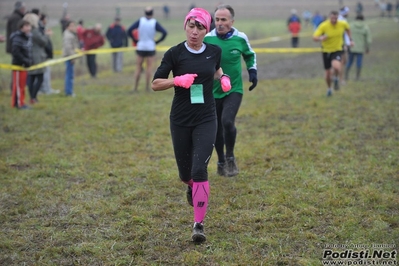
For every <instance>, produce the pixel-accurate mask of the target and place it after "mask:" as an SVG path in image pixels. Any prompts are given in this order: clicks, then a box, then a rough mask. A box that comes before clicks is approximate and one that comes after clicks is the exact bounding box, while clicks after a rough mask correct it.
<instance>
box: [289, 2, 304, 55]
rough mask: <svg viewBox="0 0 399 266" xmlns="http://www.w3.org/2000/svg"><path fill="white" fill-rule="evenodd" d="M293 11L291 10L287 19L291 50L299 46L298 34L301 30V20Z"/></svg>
mask: <svg viewBox="0 0 399 266" xmlns="http://www.w3.org/2000/svg"><path fill="white" fill-rule="evenodd" d="M296 13H297V11H296V10H295V9H292V10H291V16H290V17H289V18H288V23H287V24H288V31H289V32H290V33H291V46H292V47H293V48H296V47H298V44H299V32H300V30H301V20H300V19H299V17H298V15H297V14H296Z"/></svg>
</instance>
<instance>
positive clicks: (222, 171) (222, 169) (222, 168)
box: [217, 162, 226, 176]
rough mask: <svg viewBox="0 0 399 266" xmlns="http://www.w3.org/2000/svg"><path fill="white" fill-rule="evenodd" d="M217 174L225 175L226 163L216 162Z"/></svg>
mask: <svg viewBox="0 0 399 266" xmlns="http://www.w3.org/2000/svg"><path fill="white" fill-rule="evenodd" d="M217 173H218V175H220V176H226V163H225V162H223V163H219V162H218V171H217Z"/></svg>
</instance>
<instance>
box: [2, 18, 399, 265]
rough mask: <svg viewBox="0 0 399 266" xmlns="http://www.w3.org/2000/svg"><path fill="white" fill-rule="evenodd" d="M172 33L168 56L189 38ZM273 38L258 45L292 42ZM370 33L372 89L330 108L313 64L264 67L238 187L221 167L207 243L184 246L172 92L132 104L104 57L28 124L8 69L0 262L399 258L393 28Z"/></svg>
mask: <svg viewBox="0 0 399 266" xmlns="http://www.w3.org/2000/svg"><path fill="white" fill-rule="evenodd" d="M170 23H171V25H170V26H171V28H172V30H171V31H170V32H171V35H170V36H169V37H168V40H167V42H166V43H165V45H171V44H173V43H175V42H177V41H176V40H179V41H180V39H181V38H182V37H181V36H182V32H181V31H182V30H181V29H180V28H179V27H180V26H181V25H180V24H179V22H178V21H176V22H170ZM251 23H253V22H251V21H247V22H240V24H238V25H237V26H238V27H240V28H242V29H243V30H244V31H250V29H251V27H250V24H251ZM179 25H180V26H179ZM269 25H270V24H269ZM273 25H274V27H273V29H271V28H270V27H268V25H265V26H263V27H264V31H262V29H259V33H256V34H257V35H256V36H255V35H253V36H252V35H251V34H252V33H250V32H249V34H248V35H249V36H250V37H251V39H258V38H259V39H260V38H265V37H269V36H275V35H283V34H286V33H285V32H284V22H283V21H281V23H280V24H278V23H276V24H273ZM370 27H371V30H372V32H373V37H374V43H373V46H372V49H371V54H370V55H367V56H366V58H365V67H364V70H363V76H362V79H361V80H360V81H358V82H355V81H353V80H350V81H349V82H348V83H347V84H346V85H345V86H343V87H342V89H341V90H340V91H338V92H336V93H334V95H333V97H331V98H326V97H325V85H324V82H323V79H322V76H323V71H322V69H321V56H320V55H319V54H317V55H316V54H306V55H302V54H259V55H258V61H259V66H258V67H259V76H260V79H261V80H260V82H259V85H258V87H257V88H256V89H255V90H254V91H252V92H248V91H247V90H246V91H245V96H244V99H243V103H242V106H241V109H240V112H239V114H238V117H237V128H238V138H237V145H236V156H237V160H238V166H239V168H240V174H239V175H238V176H236V177H233V178H224V177H219V176H217V175H216V156H215V154H214V157H213V158H212V159H211V163H210V166H209V180H210V183H211V197H210V206H209V211H208V215H207V218H206V221H205V230H206V234H207V237H208V238H207V242H206V243H205V244H203V245H194V244H193V243H192V242H190V234H191V226H192V209H191V207H189V206H188V205H187V203H186V200H185V186H184V185H183V184H182V183H181V182H180V181H179V179H178V174H177V167H176V165H175V161H174V156H173V151H172V145H171V139H170V134H169V122H168V117H169V109H170V104H171V101H172V98H173V91H172V90H169V91H164V92H157V93H145V92H143V89H141V92H139V93H137V94H131V93H130V90H131V86H132V71H133V66H132V64H131V63H130V62H133V59H130V60H131V61H127V66H126V68H125V69H124V71H123V73H120V74H118V75H116V74H113V73H112V72H111V71H110V69H109V68H107V65H108V64H109V56H107V55H105V56H103V57H101V56H100V57H99V62H100V64H101V66H102V69H101V72H100V74H99V78H98V79H96V80H92V79H90V78H89V77H88V75H87V74H86V70H85V68H84V66H80V70H79V71H81V72H82V74H81V75H80V76H79V77H78V78H77V79H76V93H77V97H76V98H65V97H64V96H62V95H50V96H45V95H42V96H40V98H39V100H40V103H39V104H37V105H35V106H34V108H33V109H32V110H30V111H18V110H14V109H11V108H10V96H9V91H8V89H7V88H8V87H7V85H8V84H9V80H8V75H9V73H8V71H2V72H0V73H1V81H2V83H1V84H2V88H3V89H2V90H1V91H0V97H1V98H0V225H1V227H0V265H322V261H321V260H322V256H323V251H324V250H325V249H326V248H327V247H328V246H329V245H363V246H364V247H367V248H368V249H370V250H375V249H376V248H373V246H372V245H373V244H385V245H386V247H385V248H383V250H384V251H387V252H388V251H392V250H398V245H399V243H398V239H399V197H398V193H399V163H398V158H399V108H398V100H399V91H398V84H399V78H398V77H399V63H398V62H399V48H398V46H397V40H398V37H399V27H398V25H397V24H395V23H393V22H391V21H387V20H384V21H380V20H375V22H374V23H373V24H371V25H370ZM174 29H176V30H174ZM268 31H270V32H268ZM265 32H266V33H265ZM254 34H255V33H254ZM269 45H270V46H274V47H277V46H281V47H287V46H288V45H289V44H288V43H287V41H286V40H283V41H281V42H277V43H273V44H263V46H265V47H268V46H269ZM301 45H303V46H312V47H316V45H315V44H314V43H312V42H311V41H310V40H309V39H306V38H303V39H301ZM261 46H262V45H259V47H261ZM160 57H161V54H160V55H159V58H158V59H160ZM132 58H134V57H133V56H132ZM284 66H285V67H284ZM280 68H281V69H286V72H280V71H276V72H273V70H275V69H280ZM54 69H55V70H54V71H55V75H54V77H55V78H54V80H53V87H54V88H62V87H63V85H62V84H63V81H62V79H60V78H59V77H61V73H62V69H63V68H62V66H59V70H57V67H54ZM288 70H289V71H288ZM57 71H58V72H59V73H58V74H57ZM291 72H292V73H301V74H300V75H293V74H290V73H291ZM270 73H275V75H274V76H272V75H271V74H270ZM353 74H354V70H353V71H352V76H353ZM244 75H245V73H244ZM248 85H249V84H248V83H247V82H246V83H245V86H246V87H247V86H248ZM352 247H353V246H352ZM352 249H353V250H354V251H360V250H363V249H364V248H356V247H355V248H352ZM333 250H334V251H340V252H341V251H344V250H345V249H344V248H333Z"/></svg>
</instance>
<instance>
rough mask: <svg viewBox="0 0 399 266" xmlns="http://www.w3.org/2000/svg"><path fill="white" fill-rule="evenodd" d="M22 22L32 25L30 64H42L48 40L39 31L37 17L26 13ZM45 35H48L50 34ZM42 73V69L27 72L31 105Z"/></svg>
mask: <svg viewBox="0 0 399 266" xmlns="http://www.w3.org/2000/svg"><path fill="white" fill-rule="evenodd" d="M24 20H26V21H28V22H29V23H30V24H31V25H32V31H31V33H32V63H33V65H37V64H40V63H43V62H44V61H46V59H47V54H46V49H45V48H46V46H47V45H48V41H49V38H48V36H47V35H46V34H44V33H43V32H41V31H40V28H39V16H38V15H37V14H35V13H28V14H26V15H25V16H24ZM47 34H50V32H48V33H47ZM43 73H44V68H43V67H42V68H38V69H34V70H30V71H29V72H28V75H29V77H28V88H29V95H30V103H31V104H35V103H37V102H38V99H37V94H38V92H39V90H40V87H41V86H42V83H43Z"/></svg>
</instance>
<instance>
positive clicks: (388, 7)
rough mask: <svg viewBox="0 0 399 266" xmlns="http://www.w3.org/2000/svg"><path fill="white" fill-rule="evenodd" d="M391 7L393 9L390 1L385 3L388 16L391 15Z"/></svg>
mask: <svg viewBox="0 0 399 266" xmlns="http://www.w3.org/2000/svg"><path fill="white" fill-rule="evenodd" d="M392 9H393V4H392V3H391V2H388V3H387V14H388V17H389V18H390V17H392Z"/></svg>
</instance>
